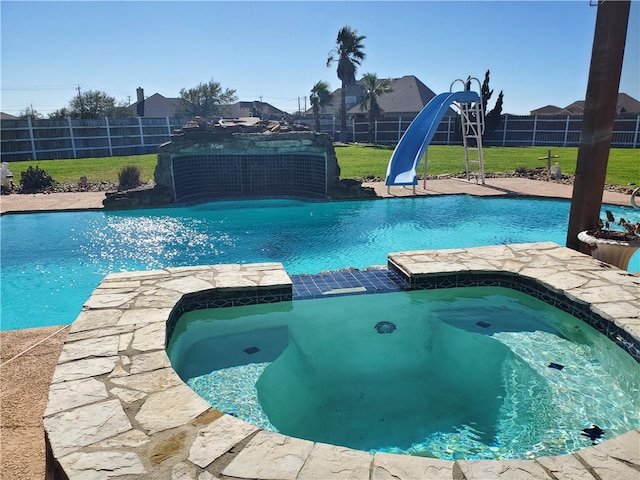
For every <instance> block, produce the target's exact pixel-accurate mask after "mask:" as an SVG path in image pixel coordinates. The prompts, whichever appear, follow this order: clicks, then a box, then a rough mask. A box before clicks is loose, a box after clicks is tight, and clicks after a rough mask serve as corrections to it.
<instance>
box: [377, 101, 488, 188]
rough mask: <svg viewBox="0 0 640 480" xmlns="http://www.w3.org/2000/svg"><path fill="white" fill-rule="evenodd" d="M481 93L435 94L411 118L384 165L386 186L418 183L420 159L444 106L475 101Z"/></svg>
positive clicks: (444, 108)
mask: <svg viewBox="0 0 640 480" xmlns="http://www.w3.org/2000/svg"><path fill="white" fill-rule="evenodd" d="M479 101H480V96H479V95H478V94H477V93H476V92H474V91H471V90H464V91H460V92H448V93H441V94H440V95H436V96H435V97H433V98H432V99H431V101H430V102H429V103H428V104H427V105H426V106H425V107H424V108H423V109H422V110H421V111H420V113H419V114H418V116H417V117H416V118H415V119H414V120H413V122H411V124H410V125H409V127H408V128H407V130H406V132H404V135H403V136H402V138H400V141H399V142H398V145H396V148H395V150H394V151H393V154H392V155H391V159H390V160H389V164H388V165H387V176H386V180H385V183H386V185H387V186H393V185H417V183H418V175H417V171H416V170H417V168H418V164H419V163H420V159H421V158H422V156H423V155H424V154H425V153H426V151H427V148H429V143H431V139H432V138H433V135H434V134H435V133H436V130H437V129H438V125H439V124H440V122H441V121H442V117H444V114H445V113H446V111H447V109H448V108H449V106H450V105H451V104H453V103H454V102H456V103H462V104H471V103H474V102H475V103H478V102H479Z"/></svg>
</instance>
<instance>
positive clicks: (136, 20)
mask: <svg viewBox="0 0 640 480" xmlns="http://www.w3.org/2000/svg"><path fill="white" fill-rule="evenodd" d="M590 3H595V0H592V1H590V0H570V1H557V0H554V1H542V0H539V1H534V2H529V1H521V0H518V1H488V0H477V1H473V2H467V1H457V0H456V1H454V0H450V1H428V0H423V1H406V2H403V1H366V0H363V1H340V2H337V1H336V2H333V1H281V2H276V1H242V0H235V1H180V2H177V1H144V0H138V1H135V0H132V1H127V2H118V1H109V2H94V1H71V2H58V1H41V2H36V1H29V0H22V1H7V0H2V1H1V2H0V16H1V37H0V40H1V42H0V43H1V44H0V87H1V88H0V94H1V96H0V110H1V111H2V112H5V113H9V114H12V115H18V114H19V113H20V112H22V111H24V110H25V109H26V108H28V107H29V108H33V109H35V110H36V111H37V112H38V113H40V114H42V115H43V116H44V117H45V118H46V117H47V116H48V114H49V113H51V112H53V111H55V110H58V109H60V108H63V107H68V105H69V101H70V100H71V99H72V98H73V97H74V96H75V95H77V94H78V88H80V91H81V92H86V91H89V90H94V91H95V90H99V91H102V92H105V93H107V94H108V95H110V96H112V97H114V98H115V99H116V101H117V102H126V103H129V102H131V103H133V102H135V101H136V88H137V87H142V88H143V89H144V92H145V96H147V97H148V96H151V95H153V94H154V93H159V94H161V95H163V96H165V97H178V96H179V93H180V90H181V89H183V88H184V89H190V88H194V87H196V86H197V85H199V84H201V83H208V82H209V81H211V80H213V81H216V82H219V83H220V85H221V86H222V88H223V89H227V88H228V89H233V90H236V95H237V97H238V99H239V100H242V101H253V100H262V101H264V102H267V103H270V104H271V105H273V106H275V107H276V108H279V109H281V110H284V111H286V112H289V113H293V112H296V111H298V109H299V108H300V109H304V107H305V106H307V107H310V105H309V104H308V96H309V91H310V90H311V88H312V87H313V85H314V84H315V83H316V82H317V81H319V80H323V81H325V82H327V83H328V84H329V86H330V89H331V90H334V89H337V88H339V87H340V81H339V80H338V77H337V74H336V66H337V65H336V64H335V63H334V64H332V65H331V66H329V67H327V65H326V61H327V58H328V56H329V54H330V52H331V50H332V49H333V48H334V47H335V46H336V37H337V34H338V31H339V30H340V29H341V28H342V27H343V26H345V25H348V26H350V27H351V28H352V29H354V30H356V31H357V33H358V34H359V35H364V36H365V37H366V38H365V39H364V40H363V42H362V43H363V45H364V47H365V48H364V53H365V54H366V58H365V59H364V61H363V62H362V64H361V66H360V67H359V68H358V71H357V78H360V77H361V76H362V75H363V74H365V73H375V74H376V75H377V76H378V78H399V77H402V76H404V75H415V76H416V77H417V78H418V79H419V80H421V81H422V82H423V83H424V84H425V85H427V86H428V87H429V88H430V89H431V90H433V92H434V93H436V94H439V93H443V92H448V91H449V90H450V86H451V83H452V82H453V81H455V80H456V79H461V78H466V77H467V76H468V75H471V76H472V77H477V78H478V79H479V80H480V81H481V82H482V80H483V79H484V75H485V72H486V71H487V70H490V72H491V74H490V86H491V88H492V89H493V90H494V94H493V97H492V98H491V100H490V101H489V108H492V106H493V105H494V102H495V100H496V98H497V96H498V93H499V92H500V91H503V93H504V107H503V113H511V114H516V115H527V114H529V112H530V111H531V110H534V109H536V108H540V107H543V106H546V105H555V106H558V107H565V106H567V105H569V104H571V103H573V102H574V101H577V100H584V98H585V93H586V88H587V80H588V74H589V64H590V58H591V49H592V45H593V35H594V27H595V20H596V14H597V7H596V6H592V5H590ZM619 91H620V92H623V93H627V94H629V95H631V96H632V97H634V98H636V99H638V100H640V0H633V1H632V5H631V15H630V21H629V28H628V32H627V48H626V50H625V58H624V63H623V71H622V79H621V83H620V89H619ZM305 102H306V103H305Z"/></svg>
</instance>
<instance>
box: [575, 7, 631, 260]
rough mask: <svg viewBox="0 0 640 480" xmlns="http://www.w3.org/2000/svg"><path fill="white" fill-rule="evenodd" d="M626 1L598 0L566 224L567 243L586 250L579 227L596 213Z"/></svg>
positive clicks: (617, 79) (613, 110) (614, 99)
mask: <svg viewBox="0 0 640 480" xmlns="http://www.w3.org/2000/svg"><path fill="white" fill-rule="evenodd" d="M630 6H631V2H630V0H621V1H616V2H612V1H604V2H599V3H598V14H597V17H596V27H595V33H594V37H593V49H592V51H591V65H590V67H589V81H588V83H587V94H586V98H585V104H584V116H583V118H582V129H581V132H580V144H579V146H578V159H577V163H576V175H575V182H574V185H573V195H572V197H571V210H570V212H569V225H568V228H567V247H569V248H572V249H574V250H578V251H582V252H584V253H588V251H587V247H586V246H585V245H583V244H582V243H581V242H580V241H579V240H578V233H579V232H581V231H582V230H586V229H589V228H591V227H593V226H594V225H595V223H596V221H597V220H598V218H599V216H600V209H601V206H602V191H603V189H604V183H605V178H606V175H607V162H608V160H609V149H610V147H611V137H612V131H613V121H614V119H615V114H616V104H617V101H618V87H619V86H620V73H621V71H622V59H623V57H624V45H625V41H626V37H627V25H628V23H629V9H630Z"/></svg>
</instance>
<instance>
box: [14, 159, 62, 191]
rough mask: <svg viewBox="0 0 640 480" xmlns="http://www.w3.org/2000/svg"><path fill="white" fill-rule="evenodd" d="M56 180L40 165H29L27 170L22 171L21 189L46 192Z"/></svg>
mask: <svg viewBox="0 0 640 480" xmlns="http://www.w3.org/2000/svg"><path fill="white" fill-rule="evenodd" d="M53 184H54V180H53V178H51V176H50V175H49V174H48V173H47V172H46V171H45V170H42V169H41V168H40V167H38V166H36V168H33V167H32V166H29V168H27V171H26V172H20V189H21V191H22V193H37V192H44V191H47V190H49V189H51V187H53Z"/></svg>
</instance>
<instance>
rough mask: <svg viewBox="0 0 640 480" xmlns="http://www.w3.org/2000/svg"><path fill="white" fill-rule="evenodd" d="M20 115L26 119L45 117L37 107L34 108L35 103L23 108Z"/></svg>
mask: <svg viewBox="0 0 640 480" xmlns="http://www.w3.org/2000/svg"><path fill="white" fill-rule="evenodd" d="M18 117H19V118H22V119H25V120H26V119H27V118H30V119H31V120H40V119H42V118H43V117H42V115H41V114H40V113H39V112H38V111H37V110H36V109H35V108H33V105H29V106H28V107H27V108H25V109H24V110H22V111H21V112H20V113H19V114H18Z"/></svg>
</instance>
